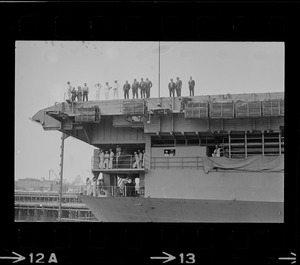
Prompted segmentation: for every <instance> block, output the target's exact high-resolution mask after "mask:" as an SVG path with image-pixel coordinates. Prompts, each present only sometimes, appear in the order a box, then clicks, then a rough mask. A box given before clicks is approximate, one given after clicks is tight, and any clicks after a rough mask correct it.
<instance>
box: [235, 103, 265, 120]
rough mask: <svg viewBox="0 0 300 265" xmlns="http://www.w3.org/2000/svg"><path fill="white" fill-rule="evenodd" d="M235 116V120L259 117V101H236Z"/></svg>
mask: <svg viewBox="0 0 300 265" xmlns="http://www.w3.org/2000/svg"><path fill="white" fill-rule="evenodd" d="M235 116H236V117H237V118H247V117H260V116H261V102H260V101H249V102H246V101H238V102H236V103H235Z"/></svg>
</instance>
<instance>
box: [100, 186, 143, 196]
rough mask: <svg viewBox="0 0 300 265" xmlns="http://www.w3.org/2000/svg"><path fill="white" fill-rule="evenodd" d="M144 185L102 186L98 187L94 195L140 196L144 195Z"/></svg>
mask: <svg viewBox="0 0 300 265" xmlns="http://www.w3.org/2000/svg"><path fill="white" fill-rule="evenodd" d="M144 190H145V189H144V187H139V188H137V187H135V186H134V185H132V186H126V185H124V186H121V187H120V186H102V187H98V189H97V191H96V197H140V196H144Z"/></svg>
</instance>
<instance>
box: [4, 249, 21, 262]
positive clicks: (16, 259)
mask: <svg viewBox="0 0 300 265" xmlns="http://www.w3.org/2000/svg"><path fill="white" fill-rule="evenodd" d="M12 253H13V254H14V255H16V256H17V257H0V259H15V261H13V263H16V262H19V261H22V260H24V259H26V258H25V257H23V256H22V255H20V254H18V253H16V252H13V251H12Z"/></svg>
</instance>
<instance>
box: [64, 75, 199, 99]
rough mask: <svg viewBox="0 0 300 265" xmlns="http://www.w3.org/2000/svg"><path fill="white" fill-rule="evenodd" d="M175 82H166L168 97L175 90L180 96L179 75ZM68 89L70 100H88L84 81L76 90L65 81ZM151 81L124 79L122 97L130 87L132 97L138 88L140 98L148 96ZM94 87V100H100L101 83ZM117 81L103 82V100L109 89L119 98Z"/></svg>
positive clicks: (127, 92) (192, 89) (147, 79)
mask: <svg viewBox="0 0 300 265" xmlns="http://www.w3.org/2000/svg"><path fill="white" fill-rule="evenodd" d="M176 79H177V80H176V82H174V81H173V78H171V79H170V83H169V84H168V88H169V95H170V97H175V92H176V95H177V97H180V96H181V88H182V81H181V80H180V78H179V77H177V78H176ZM67 85H68V90H67V95H68V99H69V100H70V101H72V102H74V101H76V99H77V101H79V102H80V101H85V100H86V101H88V95H89V87H88V86H87V83H84V86H83V87H81V86H78V88H77V90H76V89H75V87H72V85H71V82H70V81H68V82H67ZM152 86H153V85H152V82H151V81H150V80H149V78H146V80H145V81H144V79H143V78H141V81H140V82H139V81H137V79H134V80H133V83H132V85H130V84H129V83H128V80H126V82H125V84H124V85H123V92H124V99H129V90H130V89H132V98H133V99H135V98H138V97H139V96H138V90H140V97H141V98H150V91H151V87H152ZM188 86H189V91H190V96H194V88H195V81H194V80H193V78H192V77H190V80H189V81H188ZM95 87H96V100H100V89H101V87H102V85H101V84H100V83H97V84H95ZM119 87H120V85H119V83H118V80H115V81H114V84H113V85H112V86H111V85H110V84H109V83H108V82H105V85H104V95H105V100H108V99H109V91H110V90H111V89H112V91H113V99H119Z"/></svg>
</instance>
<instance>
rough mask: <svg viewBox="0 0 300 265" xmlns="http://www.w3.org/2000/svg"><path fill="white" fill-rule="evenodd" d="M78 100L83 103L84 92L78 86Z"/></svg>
mask: <svg viewBox="0 0 300 265" xmlns="http://www.w3.org/2000/svg"><path fill="white" fill-rule="evenodd" d="M77 100H78V101H82V90H81V86H78V88H77Z"/></svg>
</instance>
